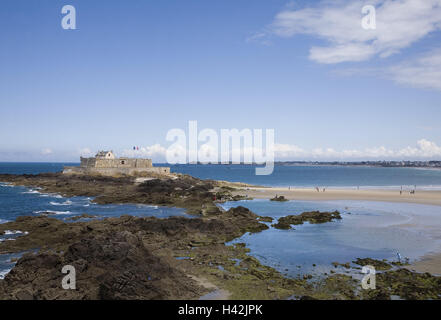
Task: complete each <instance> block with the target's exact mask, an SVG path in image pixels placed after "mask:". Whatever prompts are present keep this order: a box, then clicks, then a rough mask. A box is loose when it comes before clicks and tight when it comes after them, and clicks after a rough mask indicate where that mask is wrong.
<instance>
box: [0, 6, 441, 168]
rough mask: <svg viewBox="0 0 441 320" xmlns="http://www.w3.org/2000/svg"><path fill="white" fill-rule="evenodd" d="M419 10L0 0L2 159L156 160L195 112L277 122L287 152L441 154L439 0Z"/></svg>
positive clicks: (282, 154) (218, 122)
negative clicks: (72, 20) (72, 17)
mask: <svg viewBox="0 0 441 320" xmlns="http://www.w3.org/2000/svg"><path fill="white" fill-rule="evenodd" d="M418 3H421V1H416V0H402V1H394V0H372V1H370V2H369V1H343V0H337V1H332V2H329V1H327V2H323V1H294V2H288V1H279V0H273V1H252V0H243V1H234V0H222V1H221V0H219V1H203V0H189V1H179V0H169V1H159V0H155V1H152V0H151V1H146V0H144V1H141V0H132V1H130V2H128V1H122V0H118V1H90V0H64V1H57V0H39V1H28V0H2V1H1V3H0V43H1V50H0V161H26V160H29V161H72V160H75V161H76V160H77V159H78V157H79V155H80V154H84V155H86V154H89V153H93V152H94V151H96V150H97V149H113V150H115V151H116V152H117V153H119V154H125V153H127V150H129V149H130V148H131V146H134V145H136V146H141V148H142V155H145V156H149V157H153V159H154V160H157V161H160V160H161V159H162V158H161V157H162V156H163V150H164V148H165V147H167V146H168V144H169V142H167V141H166V140H165V136H166V133H167V131H168V130H170V129H172V128H182V129H186V128H187V124H188V121H189V120H197V121H198V124H199V126H200V128H213V129H215V130H219V129H221V128H239V129H241V128H251V129H253V128H263V129H265V128H274V129H275V137H276V143H277V148H276V155H277V156H278V158H280V159H314V160H316V159H323V160H328V159H345V160H351V159H354V160H355V159H362V158H367V159H383V158H384V159H388V158H396V159H404V158H406V159H407V158H411V159H433V158H441V147H439V146H441V125H440V123H441V121H440V120H441V80H440V79H441V1H440V0H427V1H424V5H420V4H418ZM66 4H70V5H73V6H75V8H76V11H77V12H76V13H77V29H76V30H63V29H62V28H61V24H60V23H61V19H62V16H63V15H62V14H61V8H62V7H63V6H64V5H66ZM365 4H373V5H375V7H376V8H377V27H378V28H377V30H376V31H375V32H371V33H369V31H367V30H364V29H362V28H361V26H360V25H359V22H358V21H361V18H362V15H361V8H362V7H363V5H365ZM392 13H393V14H392ZM354 21H355V22H356V23H355V22H354Z"/></svg>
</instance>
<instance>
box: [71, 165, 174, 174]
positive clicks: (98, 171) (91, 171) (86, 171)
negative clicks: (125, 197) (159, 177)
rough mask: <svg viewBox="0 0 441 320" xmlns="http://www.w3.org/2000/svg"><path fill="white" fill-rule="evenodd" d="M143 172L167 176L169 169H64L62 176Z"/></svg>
mask: <svg viewBox="0 0 441 320" xmlns="http://www.w3.org/2000/svg"><path fill="white" fill-rule="evenodd" d="M143 172H146V173H157V174H169V173H170V168H169V167H149V168H130V167H126V168H122V167H119V168H104V167H101V168H99V167H96V168H95V167H91V168H86V167H64V170H63V173H64V174H101V175H109V176H115V175H121V174H125V175H138V174H141V173H143Z"/></svg>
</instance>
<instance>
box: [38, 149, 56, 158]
mask: <svg viewBox="0 0 441 320" xmlns="http://www.w3.org/2000/svg"><path fill="white" fill-rule="evenodd" d="M40 153H41V154H42V155H44V156H47V155H50V154H52V153H53V152H52V149H49V148H44V149H42V150H41V152H40Z"/></svg>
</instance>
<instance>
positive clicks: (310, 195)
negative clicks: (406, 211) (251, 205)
mask: <svg viewBox="0 0 441 320" xmlns="http://www.w3.org/2000/svg"><path fill="white" fill-rule="evenodd" d="M319 190H320V192H317V190H316V189H314V188H288V187H248V188H240V189H236V190H235V191H233V194H234V195H240V196H248V197H250V198H255V199H271V198H274V197H275V196H276V195H277V196H284V197H285V198H286V199H288V200H312V201H329V200H366V201H383V202H403V203H417V204H427V205H435V206H441V190H421V191H418V190H417V191H416V193H415V194H410V193H409V191H407V190H406V191H403V192H402V194H400V190H390V189H360V190H357V189H347V188H325V192H323V188H319Z"/></svg>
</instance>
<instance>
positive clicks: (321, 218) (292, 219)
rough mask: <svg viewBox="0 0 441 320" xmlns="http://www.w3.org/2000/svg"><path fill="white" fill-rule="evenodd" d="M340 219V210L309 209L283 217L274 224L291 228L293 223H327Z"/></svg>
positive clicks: (277, 226)
mask: <svg viewBox="0 0 441 320" xmlns="http://www.w3.org/2000/svg"><path fill="white" fill-rule="evenodd" d="M334 219H335V220H340V219H341V215H340V212H338V211H333V212H320V211H309V212H303V213H301V214H299V215H289V216H286V217H281V218H279V220H278V221H277V223H276V224H273V225H272V226H273V227H274V228H277V229H291V225H299V224H303V223H304V222H309V223H325V222H330V221H332V220H334Z"/></svg>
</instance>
